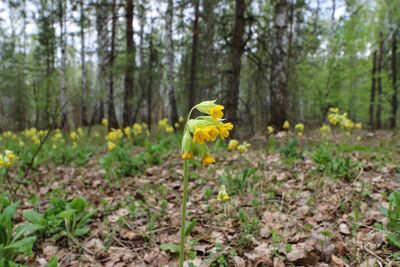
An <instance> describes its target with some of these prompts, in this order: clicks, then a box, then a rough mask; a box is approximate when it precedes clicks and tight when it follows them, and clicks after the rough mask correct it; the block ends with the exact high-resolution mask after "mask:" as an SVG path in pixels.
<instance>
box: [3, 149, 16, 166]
mask: <svg viewBox="0 0 400 267" xmlns="http://www.w3.org/2000/svg"><path fill="white" fill-rule="evenodd" d="M18 160H19V157H18V156H17V155H16V154H15V153H14V152H13V151H11V150H5V151H4V154H0V168H10V167H12V166H13V165H14V163H15V162H16V161H18Z"/></svg>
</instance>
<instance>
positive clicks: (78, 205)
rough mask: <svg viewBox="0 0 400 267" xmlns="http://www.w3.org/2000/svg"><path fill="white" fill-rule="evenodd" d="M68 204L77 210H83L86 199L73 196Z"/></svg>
mask: <svg viewBox="0 0 400 267" xmlns="http://www.w3.org/2000/svg"><path fill="white" fill-rule="evenodd" d="M69 206H70V207H71V208H72V209H75V210H77V211H84V210H85V208H86V201H85V200H84V199H83V198H75V199H74V200H72V201H71V203H70V204H69Z"/></svg>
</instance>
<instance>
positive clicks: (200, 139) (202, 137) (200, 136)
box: [193, 128, 210, 145]
mask: <svg viewBox="0 0 400 267" xmlns="http://www.w3.org/2000/svg"><path fill="white" fill-rule="evenodd" d="M208 139H210V136H209V135H208V131H205V130H204V129H202V128H196V129H195V130H194V134H193V142H194V143H198V144H200V145H202V144H204V142H205V141H206V140H208Z"/></svg>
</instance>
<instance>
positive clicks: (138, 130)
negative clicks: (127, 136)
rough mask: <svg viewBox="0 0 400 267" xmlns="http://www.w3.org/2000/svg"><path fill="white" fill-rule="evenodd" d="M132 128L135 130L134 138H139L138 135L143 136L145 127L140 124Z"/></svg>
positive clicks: (135, 124)
mask: <svg viewBox="0 0 400 267" xmlns="http://www.w3.org/2000/svg"><path fill="white" fill-rule="evenodd" d="M132 128H133V135H134V136H138V135H140V134H142V132H143V127H142V125H141V124H139V123H134V124H133V126H132Z"/></svg>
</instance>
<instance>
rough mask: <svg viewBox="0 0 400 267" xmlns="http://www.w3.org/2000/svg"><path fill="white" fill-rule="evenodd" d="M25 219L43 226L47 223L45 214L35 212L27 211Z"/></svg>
mask: <svg viewBox="0 0 400 267" xmlns="http://www.w3.org/2000/svg"><path fill="white" fill-rule="evenodd" d="M24 218H25V219H27V220H28V221H29V222H31V223H34V224H43V223H44V222H45V220H44V216H43V214H40V213H39V212H36V211H34V210H27V211H25V212H24Z"/></svg>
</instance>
